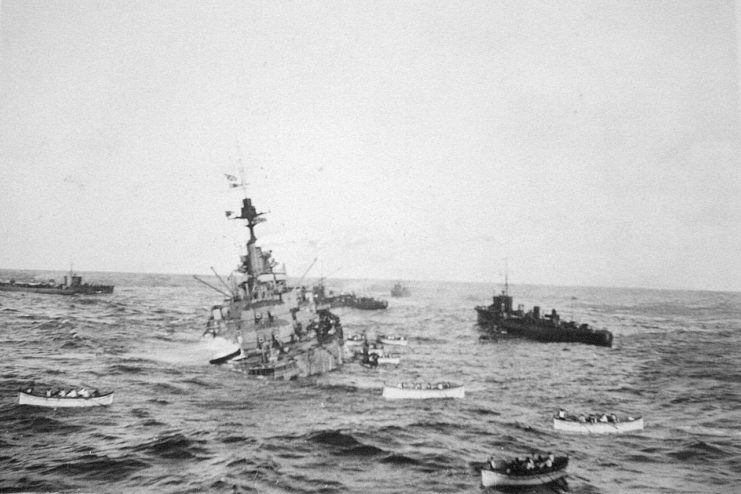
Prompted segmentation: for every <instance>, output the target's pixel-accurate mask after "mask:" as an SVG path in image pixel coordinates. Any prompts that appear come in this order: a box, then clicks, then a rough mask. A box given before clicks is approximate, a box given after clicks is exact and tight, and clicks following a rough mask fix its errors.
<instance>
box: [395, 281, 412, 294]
mask: <svg viewBox="0 0 741 494" xmlns="http://www.w3.org/2000/svg"><path fill="white" fill-rule="evenodd" d="M411 294H412V293H411V292H410V291H409V288H407V287H405V286H404V285H402V284H401V282H400V281H399V282H397V283H396V284H395V285H394V287H393V288H392V289H391V296H392V297H409V296H410V295H411Z"/></svg>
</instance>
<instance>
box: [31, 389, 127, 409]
mask: <svg viewBox="0 0 741 494" xmlns="http://www.w3.org/2000/svg"><path fill="white" fill-rule="evenodd" d="M112 403H113V391H111V392H109V393H105V394H102V395H97V396H90V397H87V398H85V397H82V396H76V397H74V398H73V397H66V396H64V397H62V396H39V395H36V394H32V393H27V392H25V391H20V395H19V396H18V404H19V405H31V406H37V407H49V408H82V407H100V406H108V405H111V404H112Z"/></svg>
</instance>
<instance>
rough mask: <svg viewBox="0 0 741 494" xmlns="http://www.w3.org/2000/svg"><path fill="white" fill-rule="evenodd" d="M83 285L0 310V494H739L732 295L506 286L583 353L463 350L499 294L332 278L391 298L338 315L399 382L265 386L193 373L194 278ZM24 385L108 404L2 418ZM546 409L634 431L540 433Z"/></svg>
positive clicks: (740, 302) (346, 373) (543, 346)
mask: <svg viewBox="0 0 741 494" xmlns="http://www.w3.org/2000/svg"><path fill="white" fill-rule="evenodd" d="M22 274H23V273H22V272H10V271H0V279H7V278H10V277H11V276H15V277H16V278H17V279H21V278H22V276H20V275H22ZM26 274H30V275H40V276H39V277H40V279H44V278H49V277H52V275H53V276H55V277H57V278H59V277H60V273H39V272H27V273H26ZM82 274H83V276H84V278H85V280H86V281H98V282H107V283H112V284H115V285H116V289H115V292H114V294H113V295H107V296H75V297H65V296H54V295H40V294H32V293H9V292H0V491H2V492H12V491H34V492H48V491H57V492H59V491H71V492H77V491H82V492H225V493H231V492H261V493H283V492H303V493H319V492H321V493H343V492H372V493H418V492H481V491H482V488H481V486H480V475H479V472H478V471H477V470H476V468H475V466H476V463H477V462H482V461H485V460H486V458H487V457H488V456H490V455H494V456H502V457H508V456H515V455H519V456H524V455H525V454H528V453H530V452H531V451H537V452H548V451H552V452H553V453H555V454H567V455H569V457H570V467H569V471H570V474H569V476H568V477H567V485H565V486H547V487H542V488H539V489H536V490H532V489H531V490H525V491H522V490H520V491H518V492H563V491H568V492H575V493H612V492H636V493H637V492H640V493H644V492H646V493H660V492H671V493H677V492H678V493H722V492H729V493H731V492H740V491H741V294H740V293H721V292H692V291H659V290H639V289H610V288H574V287H543V286H524V285H522V286H518V285H515V286H513V287H512V288H511V290H510V292H511V294H512V295H513V296H514V297H515V304H519V303H522V304H525V306H526V307H531V306H532V305H534V304H537V305H540V306H541V307H542V308H543V309H544V310H547V311H550V309H551V308H557V309H558V310H559V312H561V313H562V314H563V315H564V316H565V317H567V318H570V316H571V313H572V310H573V313H574V316H575V319H576V320H577V321H579V322H588V323H590V324H592V325H594V326H596V327H604V328H607V329H610V330H611V331H612V332H613V333H614V334H615V345H614V347H613V348H601V347H595V346H587V345H581V344H559V343H536V342H530V341H525V340H516V339H504V340H497V341H484V342H482V341H480V340H479V336H480V335H481V334H483V333H482V331H481V330H480V329H478V328H477V326H476V324H475V323H476V312H475V311H474V306H476V305H479V304H488V303H489V302H490V300H491V296H492V295H493V293H494V292H495V290H496V291H498V290H499V289H500V287H499V286H498V285H494V284H490V285H486V284H472V283H471V284H466V283H455V284H448V283H427V282H425V283H422V282H416V283H415V282H412V283H409V284H408V286H409V287H410V289H411V291H412V296H411V297H409V298H391V297H389V290H390V288H391V286H392V285H393V280H391V281H388V282H382V281H348V280H344V281H343V280H338V281H332V280H330V281H328V282H327V286H328V287H331V288H335V289H346V290H354V291H355V292H357V293H358V294H363V295H370V296H377V297H382V298H386V299H388V300H389V307H388V309H387V310H383V311H359V310H352V309H336V310H335V313H337V314H338V315H339V316H340V317H341V318H342V324H343V327H344V329H345V334H346V335H351V334H355V333H360V332H361V331H363V330H365V331H367V332H368V334H369V335H374V334H376V333H379V334H380V333H387V334H389V333H390V334H400V335H404V336H406V337H408V338H409V348H408V350H407V351H406V355H405V356H404V358H403V360H402V362H401V364H400V365H399V366H398V367H397V368H393V367H391V368H382V369H366V368H364V367H361V366H359V365H358V364H354V363H349V364H346V365H345V366H344V367H343V368H342V370H340V371H338V372H333V373H331V374H327V375H325V376H321V377H318V378H306V379H300V380H297V381H290V382H271V381H259V380H251V379H248V378H246V377H245V376H243V375H242V374H240V373H238V372H235V371H233V370H231V369H230V368H229V367H228V366H222V367H215V366H212V365H209V364H208V359H209V358H212V357H213V351H214V349H213V347H212V346H211V344H210V342H209V341H208V340H204V339H201V333H202V332H203V330H204V328H205V321H206V318H207V310H208V308H209V307H210V306H211V305H212V304H214V303H218V302H219V301H220V298H221V296H220V295H219V294H217V293H216V292H213V291H212V290H210V289H209V288H207V287H205V286H203V285H201V284H199V283H197V282H196V281H195V280H193V279H192V278H191V277H189V276H181V275H145V274H112V273H99V274H94V273H89V274H88V273H82ZM214 284H218V281H216V280H215V278H214ZM572 297H576V300H573V299H572ZM411 380H424V381H436V380H448V381H452V382H457V383H462V384H465V386H466V397H465V399H463V400H432V401H423V402H408V401H392V402H388V401H384V400H383V399H382V398H381V387H382V386H383V383H390V384H396V383H398V382H400V381H411ZM30 381H35V382H36V385H37V386H41V385H54V386H64V385H76V386H80V385H87V386H94V387H98V388H102V389H110V390H114V391H115V398H114V403H113V405H112V406H110V407H107V408H104V407H101V408H89V409H58V410H54V409H47V408H37V407H28V406H20V405H18V389H19V387H21V386H23V385H26V384H27V383H29V382H30ZM559 407H564V408H566V409H568V410H569V411H574V412H578V411H584V412H591V411H595V412H601V411H607V412H609V411H614V412H617V413H619V414H631V415H643V416H644V418H645V422H646V427H645V430H644V431H642V432H640V433H637V434H631V435H622V436H579V435H577V436H574V435H567V434H561V433H556V432H555V431H554V430H553V429H552V423H551V417H552V414H553V413H554V412H555V411H556V410H557V409H558V408H559ZM492 492H495V491H492Z"/></svg>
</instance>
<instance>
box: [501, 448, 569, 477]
mask: <svg viewBox="0 0 741 494" xmlns="http://www.w3.org/2000/svg"><path fill="white" fill-rule="evenodd" d="M554 461H555V458H554V457H553V453H548V456H543V455H538V456H535V453H533V454H532V455H530V456H526V457H525V458H523V459H520V458H515V459H514V460H512V461H510V462H509V463H507V464H506V466H505V470H504V471H505V473H506V474H507V475H526V474H533V473H539V472H541V471H543V470H548V469H549V468H552V467H553V462H554ZM489 465H490V466H491V469H492V470H498V468H497V464H496V462H495V461H494V458H489Z"/></svg>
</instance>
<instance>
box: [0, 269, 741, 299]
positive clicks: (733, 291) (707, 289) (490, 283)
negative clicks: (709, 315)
mask: <svg viewBox="0 0 741 494" xmlns="http://www.w3.org/2000/svg"><path fill="white" fill-rule="evenodd" d="M0 271H33V272H52V273H67V272H69V270H61V269H39V268H6V267H0ZM73 271H74V272H75V273H76V274H77V273H82V274H95V273H106V274H135V275H154V276H190V277H192V276H210V277H214V278H216V276H215V275H214V273H213V272H209V273H203V272H201V273H192V272H191V273H174V272H172V273H169V272H154V271H108V270H77V269H73ZM224 276H228V274H226V275H224ZM292 278H293V279H297V278H299V277H297V276H288V279H292ZM306 279H309V280H321V279H323V280H337V281H378V282H380V281H383V282H402V283H456V284H474V285H485V286H492V285H495V286H504V283H503V282H493V281H472V280H445V279H411V278H374V277H366V278H344V277H337V276H331V277H329V276H307V277H306ZM518 285H519V286H538V287H554V288H602V289H615V288H617V289H621V290H651V291H671V292H712V293H741V291H740V290H717V289H712V288H666V287H663V288H662V287H644V286H620V285H616V286H605V285H569V284H553V283H533V282H514V283H513V282H509V286H510V287H513V286H518Z"/></svg>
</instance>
